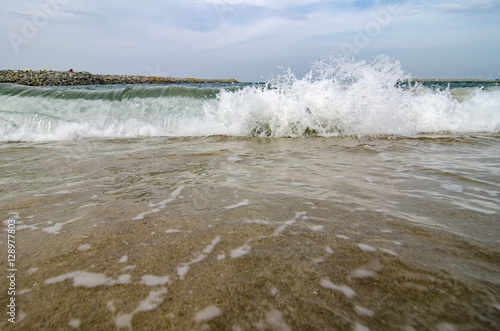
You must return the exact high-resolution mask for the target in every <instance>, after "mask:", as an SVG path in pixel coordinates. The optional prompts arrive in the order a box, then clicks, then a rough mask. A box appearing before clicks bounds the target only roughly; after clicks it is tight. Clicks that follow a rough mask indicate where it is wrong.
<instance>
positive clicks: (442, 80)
mask: <svg viewBox="0 0 500 331" xmlns="http://www.w3.org/2000/svg"><path fill="white" fill-rule="evenodd" d="M410 80H411V81H412V82H423V83H427V82H438V83H439V82H445V83H448V82H452V83H453V82H456V83H465V82H474V83H476V82H477V83H481V82H484V83H500V80H499V79H474V78H412V79H410Z"/></svg>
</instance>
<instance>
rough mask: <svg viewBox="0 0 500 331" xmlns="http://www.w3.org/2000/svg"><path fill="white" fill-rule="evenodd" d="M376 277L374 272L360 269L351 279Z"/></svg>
mask: <svg viewBox="0 0 500 331" xmlns="http://www.w3.org/2000/svg"><path fill="white" fill-rule="evenodd" d="M375 276H376V273H375V272H373V271H371V270H367V269H365V268H358V269H356V270H354V271H353V272H352V273H351V277H353V278H368V277H375Z"/></svg>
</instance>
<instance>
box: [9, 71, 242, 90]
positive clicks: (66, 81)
mask: <svg viewBox="0 0 500 331" xmlns="http://www.w3.org/2000/svg"><path fill="white" fill-rule="evenodd" d="M0 83H13V84H19V85H26V86H71V85H116V84H181V83H195V84H201V83H238V81H237V80H236V79H232V78H231V79H199V78H174V77H159V76H143V75H101V74H91V73H90V72H87V71H78V72H77V71H53V70H28V69H26V70H0Z"/></svg>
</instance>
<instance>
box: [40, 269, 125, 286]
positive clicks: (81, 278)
mask: <svg viewBox="0 0 500 331" xmlns="http://www.w3.org/2000/svg"><path fill="white" fill-rule="evenodd" d="M66 279H73V286H75V287H78V286H83V287H88V288H91V287H97V286H113V285H117V284H129V283H130V275H120V276H119V277H118V278H117V279H113V278H110V277H106V275H104V274H98V273H93V272H87V271H73V272H69V273H66V274H64V275H60V276H57V277H53V278H49V279H47V280H45V282H44V283H45V284H55V283H60V282H63V281H65V280H66Z"/></svg>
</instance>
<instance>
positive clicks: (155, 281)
mask: <svg viewBox="0 0 500 331" xmlns="http://www.w3.org/2000/svg"><path fill="white" fill-rule="evenodd" d="M139 284H140V285H146V286H159V285H165V284H170V276H162V277H158V276H153V275H143V276H142V277H141V281H140V282H139Z"/></svg>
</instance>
